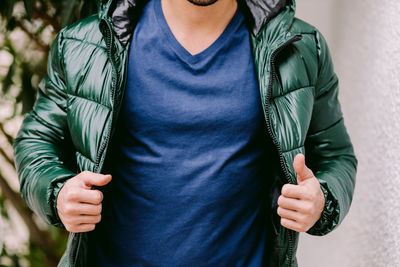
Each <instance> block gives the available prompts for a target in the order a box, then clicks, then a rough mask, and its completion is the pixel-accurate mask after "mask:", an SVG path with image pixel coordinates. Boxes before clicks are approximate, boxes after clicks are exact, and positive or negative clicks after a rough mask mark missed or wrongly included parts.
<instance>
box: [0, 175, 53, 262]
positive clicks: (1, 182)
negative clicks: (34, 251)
mask: <svg viewBox="0 0 400 267" xmlns="http://www.w3.org/2000/svg"><path fill="white" fill-rule="evenodd" d="M0 189H1V193H2V194H3V195H4V196H5V197H6V199H8V200H10V202H11V204H12V205H13V206H14V208H15V209H16V210H17V212H18V213H19V215H20V216H21V218H22V220H23V221H24V223H25V225H26V226H27V227H28V230H29V234H30V238H31V240H32V242H34V243H35V244H37V245H38V246H39V247H40V248H42V249H43V252H44V254H45V256H46V258H47V261H48V262H49V263H50V265H51V266H57V262H58V259H59V258H58V256H57V253H56V252H55V251H54V245H53V242H54V241H53V240H52V239H51V237H50V235H49V233H48V232H45V231H42V230H40V229H39V227H38V226H37V224H36V223H35V221H34V220H33V217H32V215H33V212H32V211H31V210H29V209H28V208H27V207H26V205H25V203H24V201H23V200H22V198H21V196H20V195H19V194H18V193H16V192H15V191H14V190H13V189H12V188H11V187H10V186H9V184H8V183H7V181H6V179H5V178H4V177H3V175H2V174H1V173H0Z"/></svg>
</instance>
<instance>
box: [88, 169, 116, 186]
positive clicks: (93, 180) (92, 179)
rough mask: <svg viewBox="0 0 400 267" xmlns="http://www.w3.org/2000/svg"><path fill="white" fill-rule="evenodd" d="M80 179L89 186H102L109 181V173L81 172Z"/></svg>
mask: <svg viewBox="0 0 400 267" xmlns="http://www.w3.org/2000/svg"><path fill="white" fill-rule="evenodd" d="M82 179H83V181H84V183H85V185H86V186H87V187H89V188H91V187H92V186H93V185H96V186H104V185H106V184H108V183H109V182H110V181H111V175H110V174H99V173H94V172H83V173H82Z"/></svg>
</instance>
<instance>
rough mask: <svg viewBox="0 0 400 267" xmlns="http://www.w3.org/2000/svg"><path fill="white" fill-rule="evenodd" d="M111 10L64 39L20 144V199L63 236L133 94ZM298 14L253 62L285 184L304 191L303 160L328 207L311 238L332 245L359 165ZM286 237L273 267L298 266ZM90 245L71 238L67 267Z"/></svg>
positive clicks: (266, 38)
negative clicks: (88, 174)
mask: <svg viewBox="0 0 400 267" xmlns="http://www.w3.org/2000/svg"><path fill="white" fill-rule="evenodd" d="M109 6H110V2H108V3H106V4H103V5H101V6H100V11H99V13H98V14H97V15H93V16H90V17H88V18H86V19H83V20H81V21H79V22H77V23H75V24H73V25H70V26H68V27H66V28H64V29H63V30H61V31H60V33H59V34H58V35H57V38H56V40H55V41H54V44H53V46H52V48H51V52H50V54H49V62H48V74H47V76H46V77H45V78H44V80H43V81H42V82H41V83H40V87H39V90H38V95H37V99H36V102H35V105H34V108H33V110H32V111H31V112H30V113H28V114H27V115H26V117H25V119H24V122H23V124H22V127H21V129H20V131H19V133H18V136H17V138H16V140H15V143H14V151H15V160H16V167H17V171H18V175H19V179H20V183H21V196H22V197H23V199H24V200H25V201H26V203H27V204H28V206H29V207H30V208H31V209H32V210H33V211H34V212H35V213H36V214H38V215H39V216H40V217H41V218H42V219H43V220H45V221H46V222H47V223H49V224H52V225H55V226H58V227H62V228H63V227H64V226H63V224H62V222H61V221H60V219H59V217H58V215H57V211H56V204H57V203H56V199H57V194H58V192H59V191H60V189H61V188H62V186H63V185H64V184H65V182H66V181H67V180H68V179H69V178H71V177H73V176H75V175H76V174H77V173H79V172H81V171H83V170H88V171H92V172H98V173H99V172H101V171H102V167H103V164H104V161H105V158H106V154H107V148H108V144H109V142H110V139H111V138H112V134H113V132H114V131H115V123H114V122H115V120H116V118H117V117H118V112H119V108H120V105H121V101H122V97H123V94H124V87H125V80H126V77H125V72H126V67H127V57H128V52H129V51H128V48H129V43H128V44H126V45H123V44H121V43H120V42H119V41H118V39H117V38H116V36H115V35H114V34H113V30H112V29H113V28H112V27H113V26H112V22H111V19H110V17H109V16H108V15H107V14H108V9H109ZM294 12H295V3H294V1H287V5H286V8H285V9H284V10H282V11H281V12H280V13H279V14H278V15H277V16H276V17H274V18H273V19H272V20H270V21H269V22H268V24H267V25H266V26H265V27H264V28H263V29H262V30H261V32H260V33H259V34H258V35H257V36H254V35H252V38H251V44H252V49H253V51H252V52H253V56H254V63H255V67H256V72H257V77H258V80H259V87H260V94H261V100H260V101H262V103H263V107H264V112H265V114H266V123H267V122H268V124H269V125H270V130H271V132H270V134H268V133H266V138H273V139H276V141H277V150H278V151H279V157H280V162H281V169H282V173H284V174H286V175H282V177H281V179H282V181H283V183H286V182H289V181H290V182H291V183H296V175H295V172H294V169H293V166H292V162H293V159H294V157H295V155H296V154H297V153H304V154H305V155H306V164H307V165H308V166H309V167H310V168H311V169H312V170H313V172H314V174H315V176H316V177H317V178H318V180H319V182H320V184H321V188H322V190H323V192H324V195H325V199H326V205H325V209H324V211H323V214H322V216H321V218H320V220H319V221H318V222H317V223H316V224H315V225H314V226H313V227H312V228H311V229H310V230H309V231H308V233H309V234H312V235H325V234H327V233H329V232H331V231H332V230H333V229H335V228H336V227H337V226H338V225H339V224H340V223H341V221H342V220H343V218H344V217H345V215H346V214H347V212H348V210H349V207H350V204H351V200H352V196H353V191H354V186H355V174H356V168H357V159H356V157H355V155H354V151H353V147H352V144H351V141H350V138H349V136H348V134H347V132H346V128H345V125H344V121H343V117H342V112H341V108H340V103H339V102H338V98H337V96H338V79H337V77H336V75H335V73H334V70H333V65H332V61H331V58H330V54H329V51H328V47H327V44H326V41H325V40H324V38H323V37H322V35H321V34H320V33H319V32H318V30H317V29H315V28H314V27H312V26H310V25H309V24H307V23H305V22H303V21H301V20H299V19H297V18H295V17H294ZM300 37H301V40H298V39H299V38H300ZM293 38H294V39H293ZM269 94H270V97H268V96H269ZM277 189H278V190H280V188H277ZM278 230H279V236H278V239H277V240H275V241H274V242H275V245H274V251H275V252H276V254H277V255H276V256H277V260H276V263H275V264H273V263H271V266H297V261H296V257H295V253H296V249H297V243H298V233H295V232H294V231H291V230H288V229H285V228H283V227H282V226H280V227H279V229H278ZM86 244H87V234H86V233H79V234H75V233H71V234H70V237H69V240H68V245H67V250H66V252H65V254H64V256H63V257H62V259H61V261H60V264H59V266H87V258H86V251H87V246H86Z"/></svg>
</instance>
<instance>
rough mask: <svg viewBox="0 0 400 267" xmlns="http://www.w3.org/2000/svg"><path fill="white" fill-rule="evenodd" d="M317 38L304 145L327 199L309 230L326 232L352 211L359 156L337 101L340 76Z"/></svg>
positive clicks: (325, 45)
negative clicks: (316, 66)
mask: <svg viewBox="0 0 400 267" xmlns="http://www.w3.org/2000/svg"><path fill="white" fill-rule="evenodd" d="M316 39H317V49H318V56H319V62H318V64H319V72H318V80H317V84H316V88H315V89H316V95H315V103H314V108H313V114H312V118H311V123H310V128H309V131H308V135H307V138H306V143H305V149H306V160H307V162H306V163H307V165H308V166H309V167H310V168H311V169H312V170H313V172H314V174H315V176H316V177H317V179H318V180H319V182H320V184H321V189H322V191H323V193H324V195H325V200H326V203H325V209H324V211H323V213H322V216H321V218H320V219H319V221H317V223H316V224H315V225H314V226H313V227H312V228H311V229H310V230H309V231H308V233H309V234H312V235H325V234H327V233H329V232H330V231H332V230H333V229H334V228H335V227H336V226H337V225H339V224H340V223H341V221H342V220H343V218H344V217H345V215H346V214H347V212H348V211H349V208H350V204H351V201H352V197H353V192H354V186H355V175H356V169H357V159H356V157H355V154H354V150H353V146H352V143H351V140H350V137H349V135H348V133H347V131H346V127H345V125H344V120H343V116H342V111H341V107H340V103H339V101H338V78H337V76H336V74H335V72H334V70H333V64H332V60H331V57H330V53H329V49H328V47H327V44H326V41H325V39H324V38H323V36H322V35H321V34H320V33H319V32H317V34H316Z"/></svg>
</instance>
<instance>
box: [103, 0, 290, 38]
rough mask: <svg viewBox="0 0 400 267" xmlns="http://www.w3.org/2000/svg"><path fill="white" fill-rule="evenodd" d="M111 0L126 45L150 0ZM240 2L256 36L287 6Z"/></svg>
mask: <svg viewBox="0 0 400 267" xmlns="http://www.w3.org/2000/svg"><path fill="white" fill-rule="evenodd" d="M109 1H112V4H111V6H110V9H109V12H108V14H109V16H110V17H111V20H112V23H113V26H114V27H113V29H114V32H115V34H116V36H117V38H118V39H119V41H120V42H121V43H122V44H124V45H126V44H127V43H128V41H129V40H130V38H131V37H132V33H133V29H134V27H135V25H136V23H137V21H138V19H139V18H140V14H141V12H142V9H143V7H144V6H145V5H146V4H147V2H148V0H109ZM103 2H107V0H104V1H103ZM238 4H239V8H240V9H241V10H242V12H243V14H244V15H245V18H246V23H247V26H248V27H249V29H250V30H251V32H252V33H253V34H254V36H257V35H258V34H259V32H260V31H261V29H262V28H263V27H264V26H265V25H266V24H267V23H268V22H269V21H270V20H271V19H272V18H273V17H275V16H276V15H277V14H278V13H279V12H280V11H281V10H282V9H283V8H284V7H285V6H286V0H238Z"/></svg>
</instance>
